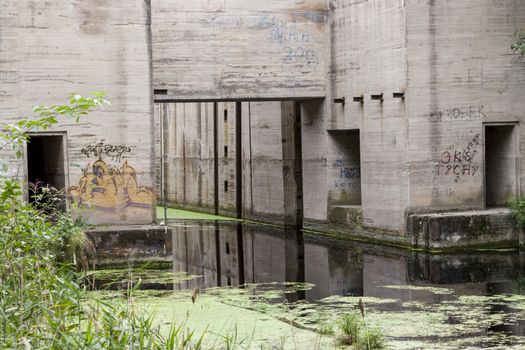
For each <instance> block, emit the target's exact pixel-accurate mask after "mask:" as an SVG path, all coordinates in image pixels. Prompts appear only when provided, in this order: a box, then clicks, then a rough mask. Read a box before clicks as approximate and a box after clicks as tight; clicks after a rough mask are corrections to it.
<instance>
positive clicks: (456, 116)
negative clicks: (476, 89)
mask: <svg viewBox="0 0 525 350" xmlns="http://www.w3.org/2000/svg"><path fill="white" fill-rule="evenodd" d="M485 117H486V116H485V113H484V112H483V106H468V107H456V108H450V109H446V110H443V111H437V112H432V113H430V115H428V120H429V121H430V122H436V123H439V122H443V121H456V120H470V119H483V118H485Z"/></svg>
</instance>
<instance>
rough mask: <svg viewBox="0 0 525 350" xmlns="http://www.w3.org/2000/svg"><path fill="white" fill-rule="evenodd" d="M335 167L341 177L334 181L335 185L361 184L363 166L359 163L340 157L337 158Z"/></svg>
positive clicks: (351, 185) (350, 185) (349, 185)
mask: <svg viewBox="0 0 525 350" xmlns="http://www.w3.org/2000/svg"><path fill="white" fill-rule="evenodd" d="M334 168H335V169H337V170H338V172H339V178H338V179H337V180H336V181H335V182H334V187H336V188H337V187H340V188H343V187H353V186H355V185H356V184H357V185H359V186H360V183H361V182H360V179H361V167H360V166H359V165H358V164H356V163H355V162H352V161H350V160H348V159H344V158H339V159H336V160H335V162H334ZM354 180H357V181H354Z"/></svg>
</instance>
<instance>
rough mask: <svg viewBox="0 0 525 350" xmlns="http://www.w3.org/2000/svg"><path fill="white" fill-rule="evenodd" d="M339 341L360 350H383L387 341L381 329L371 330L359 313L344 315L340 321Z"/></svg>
mask: <svg viewBox="0 0 525 350" xmlns="http://www.w3.org/2000/svg"><path fill="white" fill-rule="evenodd" d="M337 326H338V328H339V332H338V334H337V341H338V342H339V343H340V344H341V345H352V346H353V347H354V348H355V349H358V350H361V349H363V350H372V349H383V348H384V347H385V340H384V336H383V333H382V331H381V329H379V328H377V327H373V328H369V327H368V325H367V324H366V320H365V318H364V317H361V315H359V314H357V313H349V314H344V315H343V316H342V317H341V318H340V319H339V320H338V321H337Z"/></svg>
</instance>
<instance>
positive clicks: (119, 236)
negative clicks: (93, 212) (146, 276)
mask: <svg viewBox="0 0 525 350" xmlns="http://www.w3.org/2000/svg"><path fill="white" fill-rule="evenodd" d="M86 235H87V236H88V238H89V239H91V241H92V242H93V244H94V245H95V248H96V250H97V259H116V258H126V259H129V258H133V259H136V258H147V257H155V256H166V255H168V254H171V251H172V243H171V229H170V228H169V227H164V226H158V225H151V226H107V227H98V228H96V229H93V230H89V231H87V232H86Z"/></svg>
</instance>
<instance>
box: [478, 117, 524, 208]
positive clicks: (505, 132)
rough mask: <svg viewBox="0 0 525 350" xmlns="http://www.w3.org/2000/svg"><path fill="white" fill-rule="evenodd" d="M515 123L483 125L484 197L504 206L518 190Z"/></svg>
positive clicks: (488, 201) (498, 205) (491, 203)
mask: <svg viewBox="0 0 525 350" xmlns="http://www.w3.org/2000/svg"><path fill="white" fill-rule="evenodd" d="M515 133H516V127H515V125H512V124H508V125H501V124H499V125H486V126H485V201H486V206H487V207H500V206H505V205H506V203H507V202H508V201H509V200H510V199H512V198H513V197H515V196H516V195H517V193H518V181H517V150H516V134H515Z"/></svg>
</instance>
